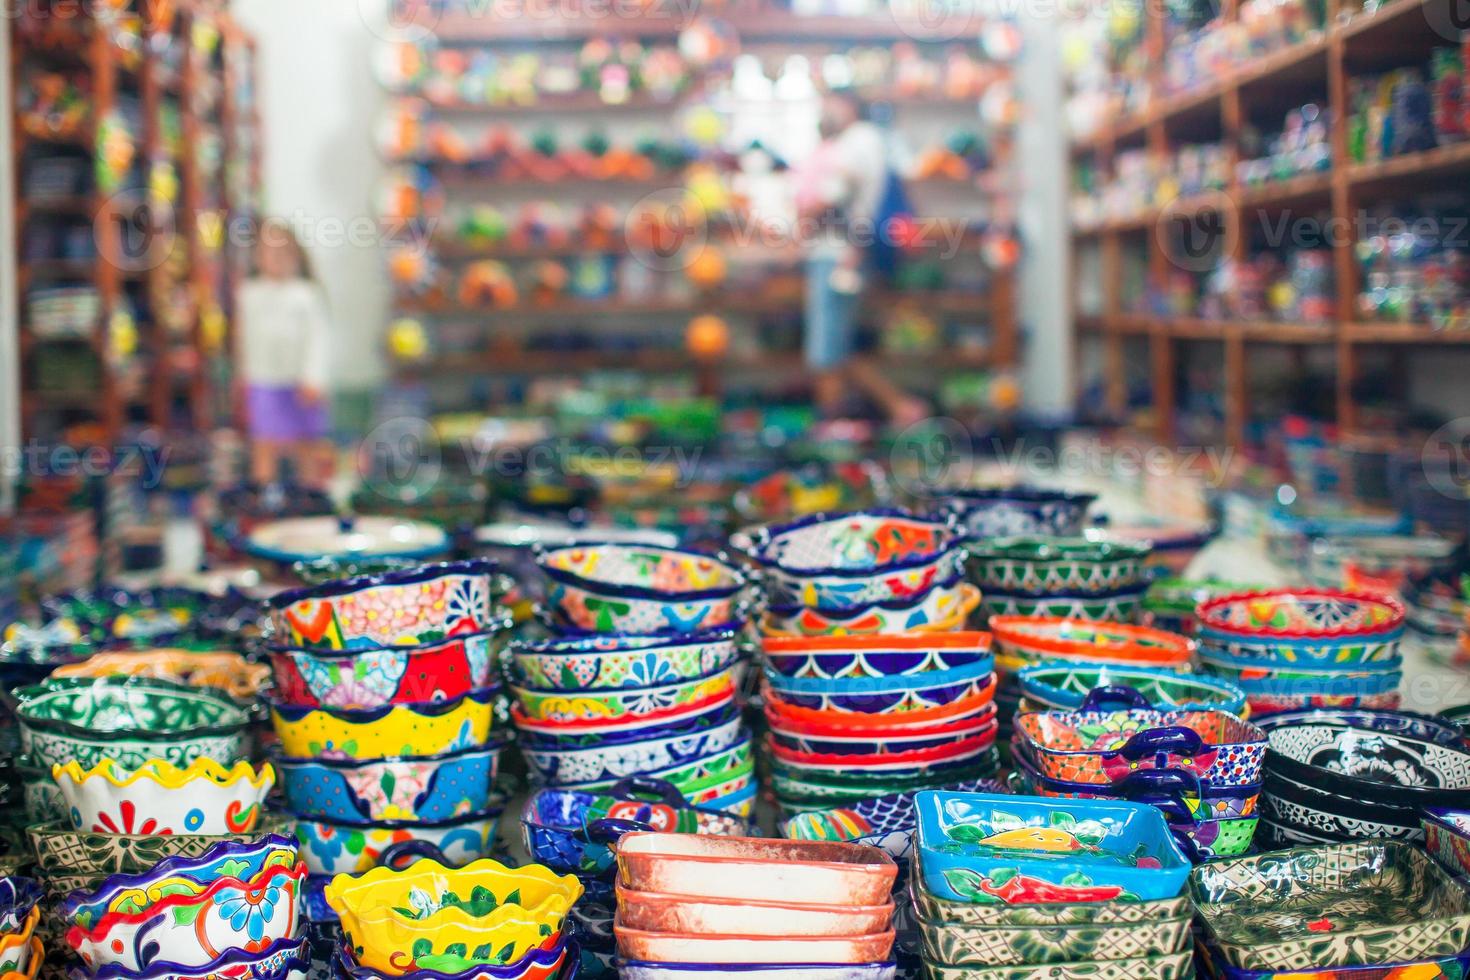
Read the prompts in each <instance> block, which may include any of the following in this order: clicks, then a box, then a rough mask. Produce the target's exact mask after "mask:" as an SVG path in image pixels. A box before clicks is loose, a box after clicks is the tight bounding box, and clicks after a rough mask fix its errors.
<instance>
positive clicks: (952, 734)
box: [768, 704, 997, 755]
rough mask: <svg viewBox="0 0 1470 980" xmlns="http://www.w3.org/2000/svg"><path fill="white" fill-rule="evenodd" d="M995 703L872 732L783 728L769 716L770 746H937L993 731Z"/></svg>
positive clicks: (850, 750) (853, 749) (812, 749)
mask: <svg viewBox="0 0 1470 980" xmlns="http://www.w3.org/2000/svg"><path fill="white" fill-rule="evenodd" d="M995 715H996V712H995V705H994V704H990V705H987V706H986V708H985V710H983V711H982V712H981V713H979V714H977V715H975V716H974V717H966V718H960V719H957V720H955V721H952V722H942V723H940V724H938V725H934V726H932V727H928V728H921V729H912V730H907V729H906V730H903V731H901V732H894V733H882V734H875V733H873V732H871V731H868V730H865V729H852V730H851V731H849V732H845V733H842V734H819V735H810V734H804V733H802V732H800V731H798V730H790V729H787V728H785V727H784V726H783V725H782V724H781V721H780V719H779V718H771V719H768V723H769V725H770V739H771V746H772V748H773V749H785V750H788V751H792V752H806V753H818V754H825V755H867V754H870V753H874V752H885V753H894V752H908V751H913V750H916V749H931V748H939V747H942V746H945V745H950V744H952V743H954V742H955V741H959V740H965V739H969V738H973V737H976V736H979V735H982V734H986V733H990V732H993V731H994V730H995V729H996V727H997V724H996V719H995Z"/></svg>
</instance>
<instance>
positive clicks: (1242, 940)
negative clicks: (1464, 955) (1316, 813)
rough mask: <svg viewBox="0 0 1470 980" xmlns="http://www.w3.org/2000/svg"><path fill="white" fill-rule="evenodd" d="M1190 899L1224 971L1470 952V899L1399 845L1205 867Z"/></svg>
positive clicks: (1306, 851) (1194, 878)
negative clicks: (1227, 966) (1229, 967)
mask: <svg viewBox="0 0 1470 980" xmlns="http://www.w3.org/2000/svg"><path fill="white" fill-rule="evenodd" d="M1189 889H1190V896H1191V898H1192V899H1193V900H1194V904H1195V908H1196V909H1197V911H1198V913H1199V917H1200V919H1201V921H1203V922H1204V923H1205V925H1206V926H1207V927H1208V930H1209V934H1210V937H1211V939H1212V941H1213V942H1214V943H1215V945H1216V946H1217V947H1218V948H1219V950H1220V952H1221V954H1222V955H1223V956H1224V957H1225V959H1226V961H1227V962H1228V963H1230V964H1231V965H1232V966H1236V967H1239V968H1242V969H1247V970H1293V969H1297V970H1299V969H1303V968H1307V967H1330V966H1336V965H1351V964H1357V963H1363V962H1368V963H1398V962H1402V961H1406V960H1418V959H1426V958H1432V957H1439V956H1451V955H1455V954H1458V953H1459V952H1461V951H1462V950H1464V949H1465V947H1466V946H1467V945H1470V892H1467V891H1466V890H1465V886H1463V885H1461V884H1460V883H1459V882H1457V881H1455V880H1454V879H1452V878H1451V877H1450V876H1449V875H1448V874H1447V873H1446V872H1445V871H1444V869H1442V868H1441V867H1439V865H1437V864H1435V863H1434V861H1432V860H1431V859H1430V858H1429V856H1428V855H1427V854H1425V853H1424V852H1423V851H1421V850H1419V849H1418V848H1416V847H1413V846H1411V845H1408V844H1403V843H1399V842H1396V841H1357V842H1353V843H1347V844H1329V845H1324V846H1321V847H1297V848H1291V849H1288V850H1283V851H1271V852H1268V853H1265V854H1259V855H1255V856H1253V857H1245V858H1236V859H1233V860H1227V861H1219V862H1216V863H1212V864H1205V865H1201V866H1200V867H1198V868H1196V869H1195V871H1194V873H1193V874H1192V875H1191V876H1190V880H1189Z"/></svg>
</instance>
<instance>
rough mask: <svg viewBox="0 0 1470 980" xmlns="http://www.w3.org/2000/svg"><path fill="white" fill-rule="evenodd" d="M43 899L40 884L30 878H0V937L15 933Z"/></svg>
mask: <svg viewBox="0 0 1470 980" xmlns="http://www.w3.org/2000/svg"><path fill="white" fill-rule="evenodd" d="M43 897H44V893H43V892H42V890H41V886H40V884H38V883H37V882H35V881H33V880H32V879H30V878H21V877H16V876H10V877H0V935H3V934H6V933H13V932H17V931H18V930H19V929H20V927H21V925H22V923H24V922H25V920H26V916H28V915H30V914H31V909H33V908H35V907H36V904H37V903H38V902H40V901H41V899H42V898H43Z"/></svg>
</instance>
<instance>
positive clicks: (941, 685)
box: [764, 632, 997, 813]
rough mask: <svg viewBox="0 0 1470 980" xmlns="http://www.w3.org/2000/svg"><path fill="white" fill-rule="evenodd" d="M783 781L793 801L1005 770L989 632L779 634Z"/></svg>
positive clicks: (768, 643)
mask: <svg viewBox="0 0 1470 980" xmlns="http://www.w3.org/2000/svg"><path fill="white" fill-rule="evenodd" d="M764 647H765V658H766V668H765V677H766V687H765V709H766V721H767V723H768V725H769V728H770V734H769V736H768V737H769V749H770V754H771V768H772V778H771V782H772V788H773V790H774V793H775V797H776V800H777V801H778V803H779V804H780V805H781V807H782V809H783V810H785V811H786V812H787V813H797V812H801V811H803V810H811V809H827V808H830V807H833V806H839V805H842V804H846V803H851V802H855V801H857V800H861V799H865V798H868V797H872V796H879V795H883V794H886V793H901V792H905V791H912V790H915V789H921V788H927V787H934V786H942V785H945V784H948V783H953V782H957V781H961V780H966V779H975V778H983V777H986V776H990V775H992V774H993V773H994V771H995V765H996V761H995V757H994V752H993V748H994V745H995V739H996V731H997V726H996V721H995V704H994V700H993V698H994V693H995V674H994V670H993V665H994V658H993V657H992V655H991V653H990V638H989V636H988V635H987V634H985V633H977V632H958V633H910V634H898V635H893V636H850V637H808V638H789V637H788V638H780V637H775V638H767V639H766V640H765V641H764Z"/></svg>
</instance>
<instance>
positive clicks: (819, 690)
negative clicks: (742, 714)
mask: <svg viewBox="0 0 1470 980" xmlns="http://www.w3.org/2000/svg"><path fill="white" fill-rule="evenodd" d="M990 667H991V665H990V664H988V663H985V662H980V663H976V664H972V665H970V666H967V667H957V668H954V669H952V670H937V671H934V672H933V673H931V674H928V675H926V676H925V678H924V680H923V683H922V684H916V683H914V682H913V679H912V678H884V677H867V678H853V679H851V680H846V681H833V680H827V679H825V678H810V679H808V678H797V677H780V675H776V674H772V673H771V672H767V674H766V682H767V683H768V684H769V685H770V686H771V689H772V690H774V691H776V692H777V694H779V695H780V697H781V700H782V701H783V702H785V703H787V704H789V705H793V706H795V707H799V708H811V709H813V710H816V711H835V712H842V713H858V714H887V713H892V712H904V711H917V710H921V709H924V708H939V707H943V706H945V705H948V704H953V703H954V702H956V701H960V700H963V699H965V698H973V697H976V696H978V695H981V694H984V693H986V692H988V691H991V690H992V689H993V688H994V686H995V674H994V672H993V671H992V670H990ZM977 668H981V669H979V670H977ZM778 677H780V680H779V681H778V680H777V679H776V678H778Z"/></svg>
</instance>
